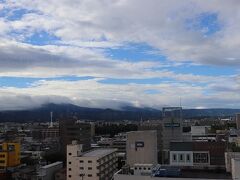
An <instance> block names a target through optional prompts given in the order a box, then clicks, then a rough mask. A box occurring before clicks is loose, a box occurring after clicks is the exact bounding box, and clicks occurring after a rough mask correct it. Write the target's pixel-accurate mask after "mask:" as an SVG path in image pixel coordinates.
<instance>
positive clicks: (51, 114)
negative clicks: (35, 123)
mask: <svg viewBox="0 0 240 180" xmlns="http://www.w3.org/2000/svg"><path fill="white" fill-rule="evenodd" d="M50 117H51V122H50V126H49V127H50V128H51V127H53V121H52V119H53V112H52V111H51V112H50Z"/></svg>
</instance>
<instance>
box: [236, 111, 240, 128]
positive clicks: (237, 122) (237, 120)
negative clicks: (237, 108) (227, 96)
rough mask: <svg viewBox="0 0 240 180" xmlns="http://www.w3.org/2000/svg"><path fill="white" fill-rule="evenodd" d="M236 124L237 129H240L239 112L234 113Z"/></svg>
mask: <svg viewBox="0 0 240 180" xmlns="http://www.w3.org/2000/svg"><path fill="white" fill-rule="evenodd" d="M236 124H237V129H240V113H237V114H236Z"/></svg>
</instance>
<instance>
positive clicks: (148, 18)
mask: <svg viewBox="0 0 240 180" xmlns="http://www.w3.org/2000/svg"><path fill="white" fill-rule="evenodd" d="M239 8H240V2H238V1H237V0H229V1H223V0H211V1H201V0H194V1H193V0H183V1H181V2H180V1H177V0H170V1H169V0H162V1H157V2H156V1H154V0H143V1H141V2H139V1H137V0H132V1H126V0H115V1H106V0H101V1H94V0H81V1H76V0H72V1H65V0H58V1H56V0H49V1H32V0H21V1H13V0H8V1H5V0H0V104H1V105H0V110H12V109H13V110H14V109H27V108H32V107H39V106H41V105H42V104H45V103H71V104H75V105H79V106H85V107H100V108H116V109H118V108H121V107H122V106H136V107H153V108H158V109H159V108H161V107H163V106H179V100H180V98H181V101H182V105H183V107H184V108H215V107H216V108H240V94H239V92H240V76H239V75H240V71H239V67H240V59H239V58H240V51H238V47H239V44H240V43H239V42H240V41H239V39H240V33H239V32H240V31H239V30H240V26H239V25H238V23H237V22H239V20H240V15H239V13H238V10H239Z"/></svg>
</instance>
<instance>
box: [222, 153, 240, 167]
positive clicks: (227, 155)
mask: <svg viewBox="0 0 240 180" xmlns="http://www.w3.org/2000/svg"><path fill="white" fill-rule="evenodd" d="M236 158H237V159H238V158H240V152H225V165H226V172H231V170H232V161H231V160H232V159H236Z"/></svg>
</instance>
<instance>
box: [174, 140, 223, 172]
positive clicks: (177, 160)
mask: <svg viewBox="0 0 240 180" xmlns="http://www.w3.org/2000/svg"><path fill="white" fill-rule="evenodd" d="M224 153H225V143H224V142H205V141H203V142H200V141H198V142H197V141H192V142H171V144H170V165H172V166H182V167H185V166H188V167H193V168H200V169H202V168H209V169H211V168H212V169H215V168H217V169H224V168H225V158H224Z"/></svg>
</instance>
